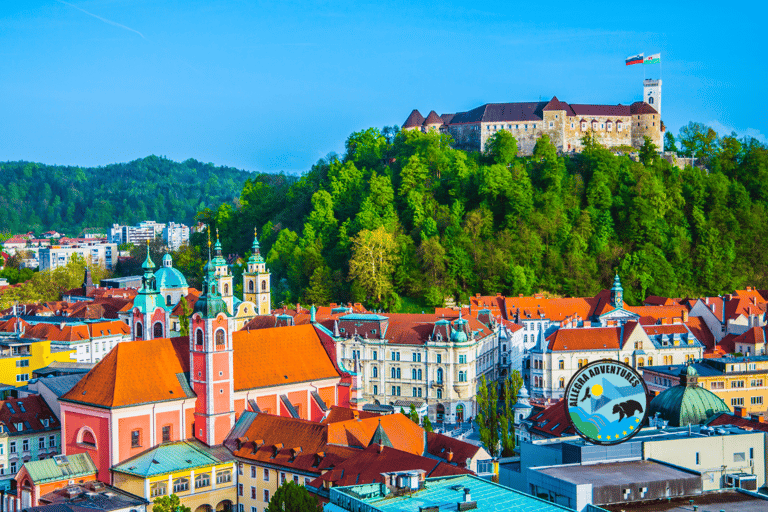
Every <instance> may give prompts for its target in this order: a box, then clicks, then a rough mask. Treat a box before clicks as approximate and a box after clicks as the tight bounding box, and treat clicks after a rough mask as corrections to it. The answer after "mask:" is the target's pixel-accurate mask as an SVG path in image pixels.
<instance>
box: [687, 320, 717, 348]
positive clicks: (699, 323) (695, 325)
mask: <svg viewBox="0 0 768 512" xmlns="http://www.w3.org/2000/svg"><path fill="white" fill-rule="evenodd" d="M686 325H687V326H688V329H690V331H691V333H692V334H693V335H694V336H696V339H697V340H699V341H700V342H701V343H702V344H703V345H704V347H706V350H712V349H713V348H714V346H715V337H714V335H713V334H712V331H710V330H709V326H708V325H707V324H706V323H705V322H704V319H703V318H701V317H699V316H690V317H688V322H687V323H686Z"/></svg>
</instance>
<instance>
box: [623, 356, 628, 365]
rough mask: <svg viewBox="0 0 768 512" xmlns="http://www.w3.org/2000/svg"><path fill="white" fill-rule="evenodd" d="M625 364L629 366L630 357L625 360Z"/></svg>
mask: <svg viewBox="0 0 768 512" xmlns="http://www.w3.org/2000/svg"><path fill="white" fill-rule="evenodd" d="M624 364H626V365H629V358H628V357H625V358H624Z"/></svg>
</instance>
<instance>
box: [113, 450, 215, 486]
mask: <svg viewBox="0 0 768 512" xmlns="http://www.w3.org/2000/svg"><path fill="white" fill-rule="evenodd" d="M221 462H222V461H221V460H220V459H218V458H216V457H215V456H213V455H212V454H210V453H207V452H206V451H205V450H204V449H203V447H202V446H197V445H196V444H192V443H190V442H187V441H179V442H176V443H167V444H161V445H158V446H156V447H154V448H151V449H149V450H147V451H146V452H144V453H141V454H139V455H137V456H135V457H132V458H130V459H128V460H126V461H125V462H123V463H122V464H118V465H117V466H114V467H113V468H112V471H117V472H119V473H127V474H130V475H136V476H140V477H143V478H148V477H151V476H156V475H164V474H167V473H177V472H181V471H186V470H189V469H194V468H199V467H203V466H212V465H214V464H220V463H221Z"/></svg>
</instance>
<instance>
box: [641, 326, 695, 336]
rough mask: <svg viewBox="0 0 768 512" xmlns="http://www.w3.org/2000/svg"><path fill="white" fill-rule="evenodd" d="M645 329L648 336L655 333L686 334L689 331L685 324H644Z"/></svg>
mask: <svg viewBox="0 0 768 512" xmlns="http://www.w3.org/2000/svg"><path fill="white" fill-rule="evenodd" d="M643 330H645V333H646V334H647V335H648V336H653V335H655V334H686V333H687V332H688V329H687V328H686V326H685V324H668V325H644V326H643Z"/></svg>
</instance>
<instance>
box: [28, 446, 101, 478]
mask: <svg viewBox="0 0 768 512" xmlns="http://www.w3.org/2000/svg"><path fill="white" fill-rule="evenodd" d="M24 467H25V468H27V471H29V476H30V477H31V478H32V481H33V482H34V483H35V484H41V483H46V482H55V481H57V480H71V479H73V478H75V477H81V476H86V475H91V474H93V473H96V465H95V464H94V463H93V461H92V460H91V456H90V455H88V453H87V452H86V453H76V454H74V455H66V456H64V455H56V456H54V457H53V458H51V459H43V460H33V461H30V462H25V463H24Z"/></svg>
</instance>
